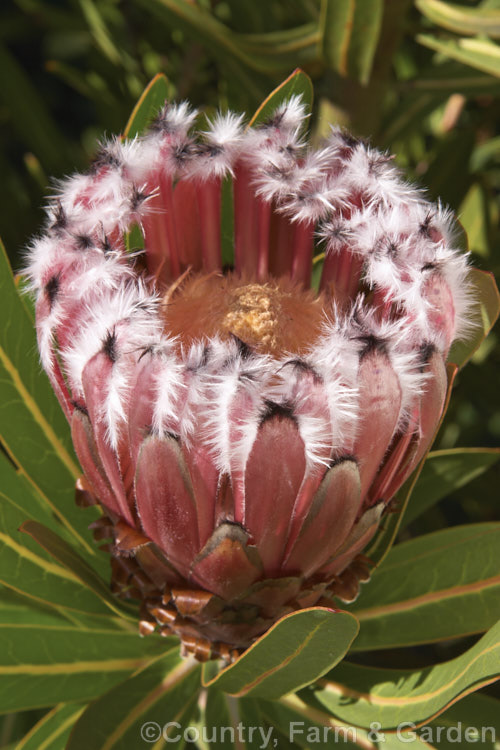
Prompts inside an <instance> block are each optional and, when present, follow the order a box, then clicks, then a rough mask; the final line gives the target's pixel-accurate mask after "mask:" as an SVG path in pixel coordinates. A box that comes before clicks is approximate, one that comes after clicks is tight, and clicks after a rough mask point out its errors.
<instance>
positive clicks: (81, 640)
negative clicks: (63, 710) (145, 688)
mask: <svg viewBox="0 0 500 750" xmlns="http://www.w3.org/2000/svg"><path fill="white" fill-rule="evenodd" d="M0 643H1V648H0V712H2V713H7V712H9V711H24V710H27V709H31V708H43V707H45V706H49V707H50V706H53V705H55V704H56V703H62V702H75V701H89V700H94V699H95V698H97V697H98V696H100V695H101V694H102V693H103V692H104V691H105V690H109V688H111V687H112V686H113V685H116V683H117V682H119V681H120V680H123V679H124V678H126V677H127V676H128V675H130V674H131V673H132V672H135V671H136V670H137V669H140V668H141V667H143V666H145V664H147V662H148V661H149V660H150V659H151V658H153V657H156V656H158V655H159V654H162V653H164V652H165V650H166V649H167V648H168V647H169V645H170V646H171V647H174V645H175V643H176V641H175V640H174V639H171V640H168V639H167V640H165V639H163V638H161V637H160V636H155V635H152V636H149V637H148V638H145V639H142V638H140V636H139V635H138V633H136V632H125V631H122V632H119V631H117V630H116V628H111V629H107V628H106V626H105V623H103V626H102V627H101V629H100V630H96V629H93V630H83V629H82V628H81V627H80V626H78V625H71V624H68V623H61V621H60V616H54V621H53V623H52V624H49V623H48V622H47V621H44V622H43V623H40V622H38V623H36V624H35V625H29V624H21V625H20V624H19V623H16V624H13V625H11V624H8V623H4V622H2V623H0Z"/></svg>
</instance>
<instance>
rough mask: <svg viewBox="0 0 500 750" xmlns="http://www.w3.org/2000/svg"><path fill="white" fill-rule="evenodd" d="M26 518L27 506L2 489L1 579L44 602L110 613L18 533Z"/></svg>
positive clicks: (27, 538) (0, 517)
mask: <svg viewBox="0 0 500 750" xmlns="http://www.w3.org/2000/svg"><path fill="white" fill-rule="evenodd" d="M25 520H26V513H25V511H24V509H23V508H20V507H19V506H17V505H16V503H15V499H11V498H10V497H8V496H7V495H5V494H4V493H3V492H1V491H0V582H1V583H3V584H4V585H5V586H8V587H9V588H12V589H14V590H15V591H19V592H21V593H23V594H26V595H27V596H30V597H32V598H34V599H36V600H37V601H39V602H42V603H43V602H44V603H48V604H53V605H56V606H62V607H69V608H70V609H75V610H79V611H82V612H93V613H99V614H108V613H109V611H110V610H109V607H108V606H106V605H105V604H104V602H103V600H102V598H101V597H99V596H97V595H96V594H95V593H94V592H93V591H91V590H90V589H89V588H88V586H87V585H83V584H82V582H81V580H79V578H78V577H77V576H76V575H75V574H74V573H73V572H71V571H70V570H68V569H67V568H65V567H64V566H63V565H60V564H58V563H56V562H54V560H53V559H52V558H51V557H50V555H48V554H47V553H46V552H45V551H44V550H43V549H41V548H40V547H39V546H38V545H37V544H35V543H34V542H33V541H32V540H31V539H29V537H28V536H27V535H23V534H21V533H20V532H19V527H20V526H21V524H22V523H24V521H25ZM33 523H34V522H33Z"/></svg>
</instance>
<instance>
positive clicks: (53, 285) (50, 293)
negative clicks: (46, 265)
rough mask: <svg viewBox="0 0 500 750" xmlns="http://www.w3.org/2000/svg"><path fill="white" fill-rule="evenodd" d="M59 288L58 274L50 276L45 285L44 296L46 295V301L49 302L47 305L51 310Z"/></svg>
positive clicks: (59, 279)
mask: <svg viewBox="0 0 500 750" xmlns="http://www.w3.org/2000/svg"><path fill="white" fill-rule="evenodd" d="M60 287H61V277H60V275H59V274H58V273H57V274H55V276H51V278H50V279H49V280H48V281H47V283H46V284H45V294H46V295H47V299H48V300H49V305H50V307H51V308H52V305H53V304H54V302H55V300H56V297H57V295H58V292H59V289H60Z"/></svg>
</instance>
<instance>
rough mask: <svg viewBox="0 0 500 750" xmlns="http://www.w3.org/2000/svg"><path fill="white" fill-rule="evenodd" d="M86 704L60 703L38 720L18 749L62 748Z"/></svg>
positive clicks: (44, 749)
mask: <svg viewBox="0 0 500 750" xmlns="http://www.w3.org/2000/svg"><path fill="white" fill-rule="evenodd" d="M84 709H85V706H78V705H76V706H75V705H71V704H64V703H62V704H59V705H58V706H56V707H55V708H53V709H52V711H49V712H48V713H46V714H45V716H44V717H43V718H42V719H40V721H38V722H37V723H36V724H35V726H34V727H33V729H32V730H31V731H30V732H28V734H27V735H26V736H25V737H24V738H23V739H22V740H21V742H20V743H19V744H18V745H16V750H42V749H43V750H62V748H64V747H65V746H66V740H67V739H68V737H69V734H70V732H71V730H72V728H73V725H74V723H75V721H76V720H77V719H78V718H79V716H81V714H82V712H83V711H84Z"/></svg>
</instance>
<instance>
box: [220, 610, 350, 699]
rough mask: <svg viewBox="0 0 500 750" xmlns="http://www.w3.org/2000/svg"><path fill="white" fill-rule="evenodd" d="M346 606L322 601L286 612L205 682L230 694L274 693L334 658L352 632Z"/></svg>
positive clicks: (299, 683)
mask: <svg viewBox="0 0 500 750" xmlns="http://www.w3.org/2000/svg"><path fill="white" fill-rule="evenodd" d="M357 631H358V624H357V622H356V619H355V618H354V617H353V616H352V615H351V614H349V613H347V612H342V611H332V610H330V609H324V608H322V607H314V608H312V609H304V610H301V611H299V612H294V613H293V614H290V615H286V616H285V617H283V618H282V619H281V620H279V621H278V622H277V623H276V624H275V625H273V626H272V627H271V628H270V629H269V630H268V631H267V633H265V634H264V635H262V636H261V637H260V638H258V639H257V640H256V641H255V642H254V643H253V644H252V645H251V646H250V648H248V649H247V650H246V651H245V652H244V653H243V654H242V656H240V658H239V659H238V660H237V661H236V662H235V663H234V664H232V665H231V666H229V667H226V669H223V670H222V671H221V672H220V673H219V674H218V675H217V676H216V677H215V678H213V679H212V680H210V681H209V682H208V683H207V686H208V687H216V688H217V689H218V690H223V691H224V692H226V693H231V694H233V695H238V696H242V695H251V696H258V697H262V698H279V697H280V696H281V695H284V694H285V693H289V692H291V691H292V690H298V689H299V688H300V687H303V686H304V685H307V684H309V683H310V682H312V680H315V679H317V678H318V677H319V676H320V675H322V674H324V673H325V672H326V671H328V669H330V668H331V667H332V666H333V665H334V664H337V662H339V661H340V660H341V659H342V658H343V657H344V655H345V654H346V652H347V650H348V649H349V647H350V645H351V643H352V641H353V639H354V638H355V637H356V633H357Z"/></svg>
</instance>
